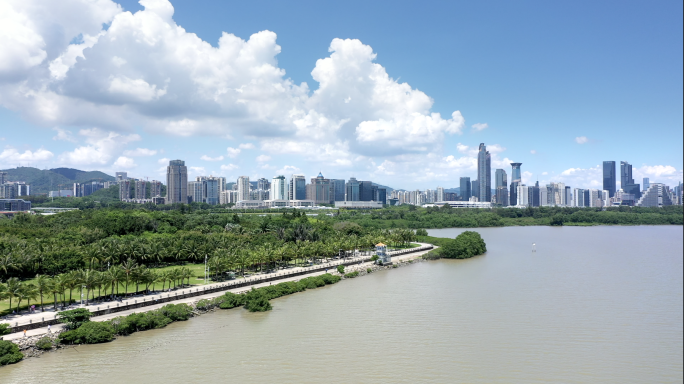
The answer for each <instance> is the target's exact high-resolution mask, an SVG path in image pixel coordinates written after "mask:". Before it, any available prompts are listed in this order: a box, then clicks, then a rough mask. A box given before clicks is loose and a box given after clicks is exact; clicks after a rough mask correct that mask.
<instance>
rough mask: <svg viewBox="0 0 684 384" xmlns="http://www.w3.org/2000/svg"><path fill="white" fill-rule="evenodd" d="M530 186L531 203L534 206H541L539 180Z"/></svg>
mask: <svg viewBox="0 0 684 384" xmlns="http://www.w3.org/2000/svg"><path fill="white" fill-rule="evenodd" d="M529 188H530V191H531V192H530V194H529V195H528V196H529V199H530V203H529V205H531V206H533V207H539V206H541V188H539V180H537V182H536V183H534V186H532V187H529Z"/></svg>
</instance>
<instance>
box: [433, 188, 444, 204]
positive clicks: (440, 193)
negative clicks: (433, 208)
mask: <svg viewBox="0 0 684 384" xmlns="http://www.w3.org/2000/svg"><path fill="white" fill-rule="evenodd" d="M435 200H437V202H442V201H446V200H444V188H442V187H437V198H436V199H435Z"/></svg>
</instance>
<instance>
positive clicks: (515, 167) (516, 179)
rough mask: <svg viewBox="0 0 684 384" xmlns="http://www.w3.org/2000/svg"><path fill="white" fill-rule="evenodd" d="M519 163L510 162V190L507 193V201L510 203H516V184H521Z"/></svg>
mask: <svg viewBox="0 0 684 384" xmlns="http://www.w3.org/2000/svg"><path fill="white" fill-rule="evenodd" d="M521 165H522V163H511V191H510V192H509V194H508V201H509V203H510V204H511V205H516V204H517V203H518V186H519V185H521V184H522V174H521V173H520V166H521Z"/></svg>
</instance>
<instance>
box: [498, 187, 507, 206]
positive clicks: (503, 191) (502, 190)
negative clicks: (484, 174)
mask: <svg viewBox="0 0 684 384" xmlns="http://www.w3.org/2000/svg"><path fill="white" fill-rule="evenodd" d="M496 203H497V204H499V205H501V206H502V207H507V206H508V187H499V188H497V189H496Z"/></svg>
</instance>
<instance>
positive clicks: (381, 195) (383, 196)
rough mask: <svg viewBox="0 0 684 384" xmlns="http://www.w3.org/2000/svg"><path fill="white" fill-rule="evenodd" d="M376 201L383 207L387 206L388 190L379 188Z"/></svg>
mask: <svg viewBox="0 0 684 384" xmlns="http://www.w3.org/2000/svg"><path fill="white" fill-rule="evenodd" d="M375 201H379V202H381V203H382V204H383V205H384V204H387V189H385V188H378V191H377V195H376V198H375Z"/></svg>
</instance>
